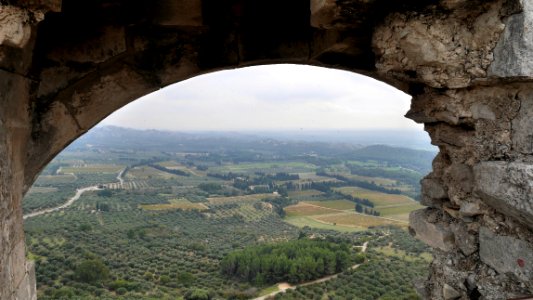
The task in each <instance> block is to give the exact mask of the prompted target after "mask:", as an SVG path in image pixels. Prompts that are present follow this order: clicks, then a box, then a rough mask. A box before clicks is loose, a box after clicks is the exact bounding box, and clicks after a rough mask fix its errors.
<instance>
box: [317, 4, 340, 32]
mask: <svg viewBox="0 0 533 300" xmlns="http://www.w3.org/2000/svg"><path fill="white" fill-rule="evenodd" d="M338 10H339V7H338V6H337V4H336V1H335V0H311V26H313V27H316V28H325V29H328V28H332V27H334V23H335V20H336V19H337V18H338Z"/></svg>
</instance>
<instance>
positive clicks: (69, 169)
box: [61, 164, 125, 174]
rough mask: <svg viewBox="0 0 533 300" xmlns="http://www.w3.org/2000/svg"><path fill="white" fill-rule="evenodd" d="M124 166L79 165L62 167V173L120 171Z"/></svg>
mask: <svg viewBox="0 0 533 300" xmlns="http://www.w3.org/2000/svg"><path fill="white" fill-rule="evenodd" d="M124 167H125V166H119V165H103V164H94V165H83V166H79V167H62V168H61V173H63V174H69V173H74V174H85V173H118V172H120V170H122V169H124Z"/></svg>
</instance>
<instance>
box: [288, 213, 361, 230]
mask: <svg viewBox="0 0 533 300" xmlns="http://www.w3.org/2000/svg"><path fill="white" fill-rule="evenodd" d="M284 221H285V222H287V223H289V224H291V225H294V226H296V227H300V228H304V227H310V228H317V229H326V230H335V231H339V232H358V231H363V230H365V229H366V228H363V227H354V226H342V225H333V224H329V223H324V222H319V221H317V220H315V219H313V218H311V217H305V216H303V217H302V216H300V217H286V218H285V219H284Z"/></svg>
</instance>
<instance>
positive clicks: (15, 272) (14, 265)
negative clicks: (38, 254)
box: [11, 240, 26, 287]
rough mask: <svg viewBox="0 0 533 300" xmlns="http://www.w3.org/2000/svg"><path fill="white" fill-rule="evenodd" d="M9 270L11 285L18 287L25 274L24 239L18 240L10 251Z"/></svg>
mask: <svg viewBox="0 0 533 300" xmlns="http://www.w3.org/2000/svg"><path fill="white" fill-rule="evenodd" d="M11 271H12V274H11V276H12V277H11V278H12V279H11V280H12V286H13V287H18V286H19V285H21V283H22V281H23V279H24V277H25V276H26V255H25V250H24V240H22V241H20V242H19V243H18V244H17V245H16V246H15V248H14V249H13V251H12V252H11Z"/></svg>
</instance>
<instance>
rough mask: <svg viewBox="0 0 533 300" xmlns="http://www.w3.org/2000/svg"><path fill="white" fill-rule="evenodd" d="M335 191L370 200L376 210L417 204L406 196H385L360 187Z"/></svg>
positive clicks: (342, 188)
mask: <svg viewBox="0 0 533 300" xmlns="http://www.w3.org/2000/svg"><path fill="white" fill-rule="evenodd" d="M335 190H336V191H339V192H341V193H345V194H348V195H352V196H354V197H359V198H364V199H368V200H370V201H372V203H374V207H376V208H377V207H380V206H388V205H398V204H413V203H416V201H414V200H413V199H411V198H409V197H407V196H405V195H396V194H385V193H381V192H376V191H371V190H367V189H363V188H358V187H351V186H350V187H341V188H335Z"/></svg>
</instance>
